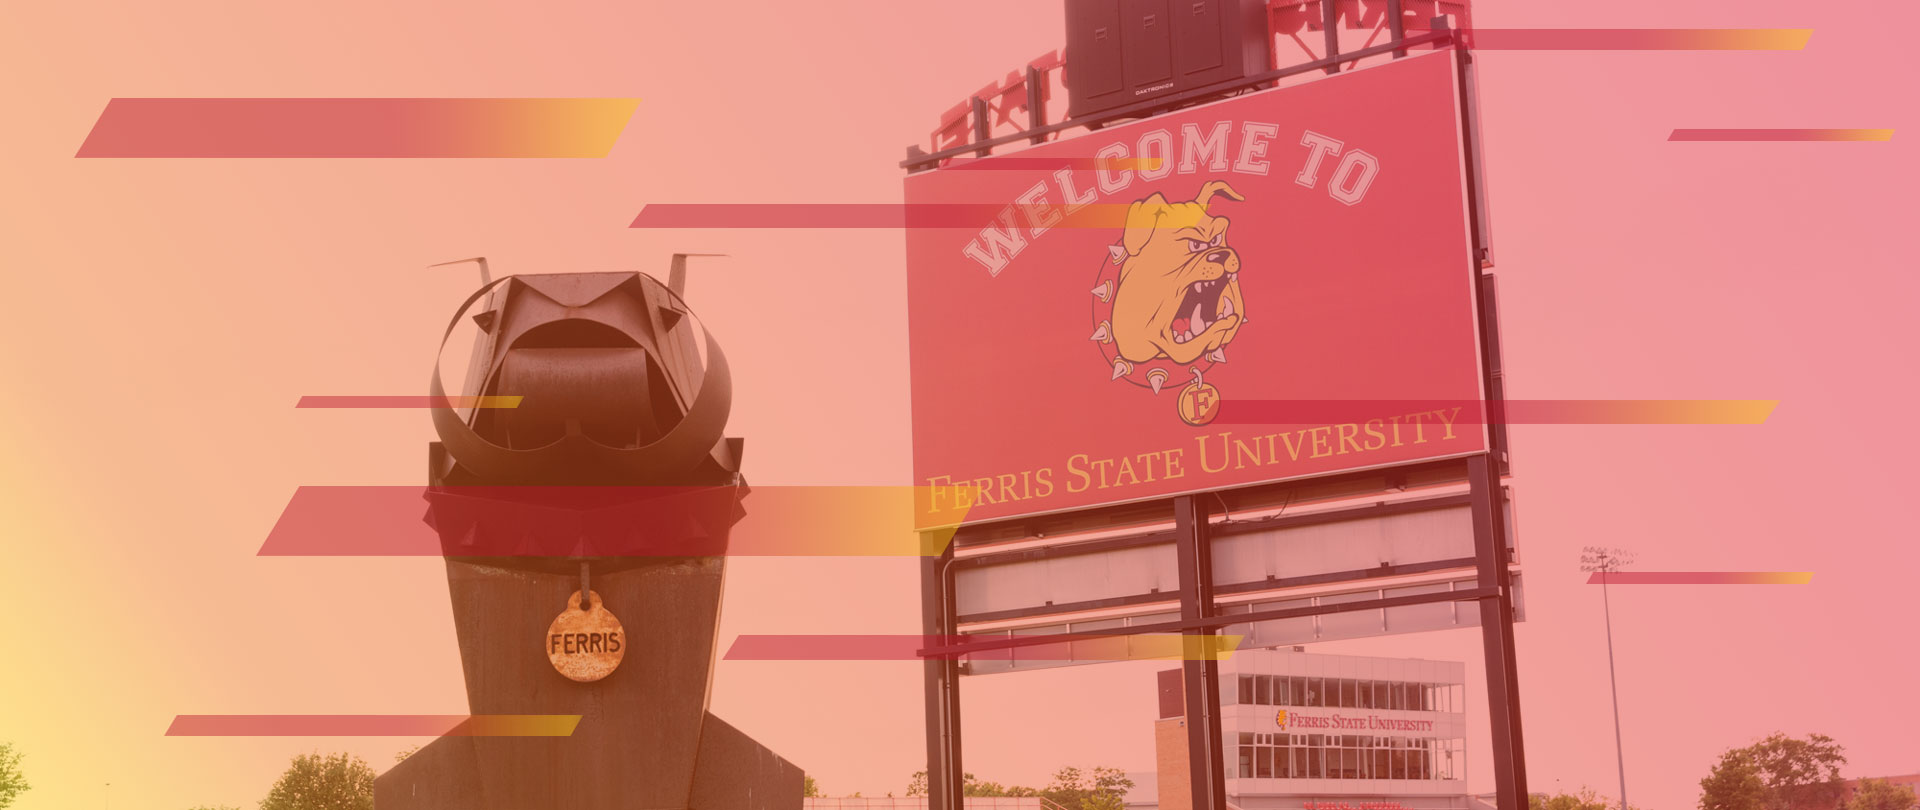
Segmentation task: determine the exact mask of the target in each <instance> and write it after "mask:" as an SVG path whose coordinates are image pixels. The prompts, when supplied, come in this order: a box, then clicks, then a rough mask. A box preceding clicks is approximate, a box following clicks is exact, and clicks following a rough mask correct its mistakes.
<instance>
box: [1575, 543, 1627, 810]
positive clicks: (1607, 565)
mask: <svg viewBox="0 0 1920 810" xmlns="http://www.w3.org/2000/svg"><path fill="white" fill-rule="evenodd" d="M1632 563H1633V552H1631V551H1627V550H1626V549H1621V548H1601V547H1599V546H1587V547H1586V549H1584V550H1583V551H1582V552H1581V553H1580V570H1582V571H1598V572H1600V605H1601V612H1602V613H1603V614H1604V615H1605V616H1606V617H1607V681H1608V682H1609V683H1610V684H1612V686H1613V750H1614V754H1615V756H1616V757H1618V758H1619V763H1620V810H1627V751H1626V744H1625V743H1624V742H1622V741H1621V738H1620V677H1619V675H1617V674H1615V672H1614V669H1613V602H1612V601H1611V600H1610V599H1608V597H1607V580H1608V578H1609V577H1608V576H1607V575H1608V574H1611V573H1613V572H1615V571H1618V570H1620V569H1621V568H1623V567H1625V566H1627V565H1631V564H1632Z"/></svg>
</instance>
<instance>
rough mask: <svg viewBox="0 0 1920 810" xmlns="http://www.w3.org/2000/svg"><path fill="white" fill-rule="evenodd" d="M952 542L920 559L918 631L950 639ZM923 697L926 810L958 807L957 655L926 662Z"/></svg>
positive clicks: (960, 777) (961, 785) (952, 632)
mask: <svg viewBox="0 0 1920 810" xmlns="http://www.w3.org/2000/svg"><path fill="white" fill-rule="evenodd" d="M952 562H953V546H952V545H951V544H949V545H948V546H947V548H946V550H945V551H943V552H942V553H940V554H939V555H937V556H926V557H922V558H920V601H921V611H920V616H921V622H922V628H921V630H922V632H923V633H925V634H926V635H927V637H928V638H952V637H954V636H955V635H956V633H955V627H954V601H953V572H952V570H951V569H950V567H949V565H950V564H951V563H952ZM923 665H924V667H925V669H926V701H927V796H928V799H929V808H930V810H963V808H964V807H965V802H966V799H964V798H963V797H962V794H963V793H964V792H965V787H964V783H965V779H966V775H965V773H966V772H965V771H963V770H961V767H962V766H961V764H960V677H959V676H960V661H959V657H958V656H932V657H929V658H927V659H926V660H925V662H924V664H923Z"/></svg>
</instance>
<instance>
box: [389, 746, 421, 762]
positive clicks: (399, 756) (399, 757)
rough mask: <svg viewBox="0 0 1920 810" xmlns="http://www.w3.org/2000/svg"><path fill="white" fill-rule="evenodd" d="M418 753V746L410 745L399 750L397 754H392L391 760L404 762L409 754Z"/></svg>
mask: <svg viewBox="0 0 1920 810" xmlns="http://www.w3.org/2000/svg"><path fill="white" fill-rule="evenodd" d="M418 753H420V746H418V745H416V746H414V747H412V748H409V749H407V750H405V751H401V752H400V753H397V754H394V755H393V761H394V762H406V761H407V757H410V756H413V755H414V754H418Z"/></svg>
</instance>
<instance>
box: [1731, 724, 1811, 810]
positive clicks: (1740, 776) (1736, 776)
mask: <svg viewBox="0 0 1920 810" xmlns="http://www.w3.org/2000/svg"><path fill="white" fill-rule="evenodd" d="M1846 761H1847V757H1846V755H1845V753H1844V752H1843V749H1842V748H1841V747H1840V745H1839V744H1838V743H1835V742H1834V741H1833V738H1832V737H1828V736H1826V735H1824V734H1809V735H1807V738H1806V739H1804V740H1802V739H1798V738H1795V737H1789V736H1787V735H1785V734H1781V733H1778V732H1775V733H1774V734H1772V735H1769V736H1768V737H1767V738H1766V739H1764V740H1761V741H1759V742H1757V743H1754V744H1753V745H1749V746H1747V747H1745V748H1734V749H1731V750H1729V751H1727V752H1726V753H1723V754H1721V755H1720V761H1719V762H1718V763H1717V764H1715V765H1714V766H1713V771H1712V772H1711V773H1708V774H1707V778H1705V779H1702V780H1700V810H1798V809H1799V808H1809V807H1834V806H1837V805H1838V804H1839V803H1840V795H1841V794H1842V793H1843V792H1844V790H1845V783H1843V782H1841V780H1840V766H1841V765H1844V764H1846Z"/></svg>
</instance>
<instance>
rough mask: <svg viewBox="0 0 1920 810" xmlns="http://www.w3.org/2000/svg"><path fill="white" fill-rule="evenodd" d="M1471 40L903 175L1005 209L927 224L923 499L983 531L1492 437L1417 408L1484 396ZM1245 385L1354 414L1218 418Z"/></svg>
mask: <svg viewBox="0 0 1920 810" xmlns="http://www.w3.org/2000/svg"><path fill="white" fill-rule="evenodd" d="M1453 56H1454V55H1453V53H1452V52H1440V53H1435V54H1431V55H1424V56H1419V57H1412V58H1407V59H1401V60H1396V61H1393V62H1390V63H1387V64H1383V65H1379V66H1376V67H1371V68H1367V69H1364V70H1359V71H1354V72H1351V73H1346V74H1342V75H1340V76H1334V77H1328V78H1326V79H1323V80H1319V81H1315V82H1310V83H1306V84H1301V85H1296V86H1291V87H1285V88H1279V89H1275V90H1268V91H1264V92H1260V93H1255V94H1251V95H1247V96H1242V97H1238V98H1234V99H1230V100H1227V101H1222V102H1217V103H1213V104H1208V105H1205V106H1201V107H1194V108H1191V109H1187V110H1182V111H1179V112H1175V113H1169V114H1166V115H1161V116H1158V117H1154V118H1150V119H1147V120H1144V121H1139V122H1135V123H1132V124H1128V125H1125V126H1118V127H1111V128H1107V129H1103V130H1099V131H1096V132H1093V133H1090V134H1087V135H1084V136H1081V137H1078V138H1074V139H1071V140H1064V141H1058V142H1054V143H1050V144H1045V145H1041V146H1036V147H1033V148H1031V149H1027V150H1025V151H1022V152H1020V153H1018V155H1017V157H1000V158H987V159H985V160H981V161H977V162H971V163H967V164H964V165H956V166H952V167H949V168H945V169H940V170H936V171H930V172H923V173H920V174H916V175H913V176H911V177H909V178H908V179H907V181H906V197H907V202H908V204H909V206H910V207H911V206H915V205H926V204H947V203H957V204H962V205H960V206H956V208H955V210H963V209H964V210H972V207H975V206H981V205H982V204H987V205H990V206H1004V207H1003V208H999V209H998V210H999V213H998V215H997V216H996V215H993V213H992V212H993V208H988V214H987V215H986V216H983V217H982V218H983V219H985V220H987V221H983V222H981V223H980V224H979V227H978V228H977V229H969V228H960V227H942V228H914V229H910V230H909V231H908V235H907V258H908V283H907V287H908V322H909V325H910V337H911V341H912V346H911V359H912V363H913V426H914V427H913V436H914V446H913V451H914V472H915V475H916V477H917V478H918V481H917V483H918V484H920V485H922V486H923V487H926V488H927V489H926V490H924V493H923V497H924V498H925V499H928V502H927V503H925V504H923V508H922V509H921V513H922V514H923V515H928V514H933V513H938V512H943V511H945V510H950V509H952V508H954V507H956V506H966V507H968V511H967V513H966V520H967V522H969V523H971V522H977V521H983V520H994V519H1000V518H1007V517H1014V516H1020V515H1030V514H1038V513H1044V512H1057V511H1062V510H1069V509H1079V508H1086V507H1090V506H1097V505H1102V504H1111V503H1119V502H1125V501H1135V500H1141V499H1146V498H1155V497H1165V496H1168V495H1173V494H1178V493H1185V492H1195V491H1203V490H1212V489H1221V488H1225V487H1233V486H1242V485H1247V484H1254V483H1262V482H1269V481H1277V480H1283V479H1289V478H1299V477H1305V476H1314V475H1325V474H1329V473H1335V472H1342V471H1350V470H1357V469H1365V468H1370V467H1378V466H1383V465H1392V464H1404V463H1410V462H1415V461H1423V460H1429V459H1435V458H1444V457H1450V456H1457V455H1464V454H1468V453H1474V452H1479V451H1482V450H1484V449H1485V447H1486V438H1485V433H1484V430H1483V429H1482V427H1481V425H1480V424H1479V421H1480V420H1478V419H1477V418H1474V416H1473V415H1471V414H1463V413H1462V412H1461V411H1460V410H1459V409H1457V408H1454V407H1434V408H1423V407H1421V406H1420V404H1419V403H1420V402H1422V401H1452V402H1454V403H1458V402H1460V401H1462V400H1467V401H1472V400H1478V399H1480V392H1481V377H1480V364H1479V343H1478V332H1477V327H1476V319H1475V317H1474V299H1473V289H1472V274H1473V273H1474V272H1476V270H1475V263H1474V262H1473V260H1472V258H1471V255H1470V254H1471V242H1470V239H1469V236H1468V227H1469V224H1468V223H1469V220H1468V217H1467V195H1466V181H1465V171H1464V163H1463V159H1462V155H1463V147H1462V144H1461V124H1460V117H1459V103H1458V98H1457V88H1458V82H1457V80H1456V74H1455V70H1456V68H1455V64H1454V58H1453ZM996 162H998V164H996ZM1002 166H1004V167H1005V169H1006V170H992V169H995V168H999V167H1002ZM1034 167H1038V168H1034ZM910 210H916V209H911V208H910ZM941 224H943V225H944V224H948V223H944V222H943V223H941ZM1228 400H1341V401H1353V404H1352V406H1351V407H1343V409H1342V410H1341V412H1340V414H1339V416H1338V418H1336V419H1331V420H1321V421H1318V422H1315V423H1314V424H1299V425H1278V424H1274V425H1260V424H1226V423H1224V422H1221V423H1216V418H1217V417H1218V415H1219V413H1220V409H1221V403H1222V402H1223V401H1228ZM925 522H926V523H927V524H928V526H923V527H930V526H931V525H932V524H937V523H938V522H939V521H938V520H937V519H935V518H928V519H927V520H926V521H925Z"/></svg>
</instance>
